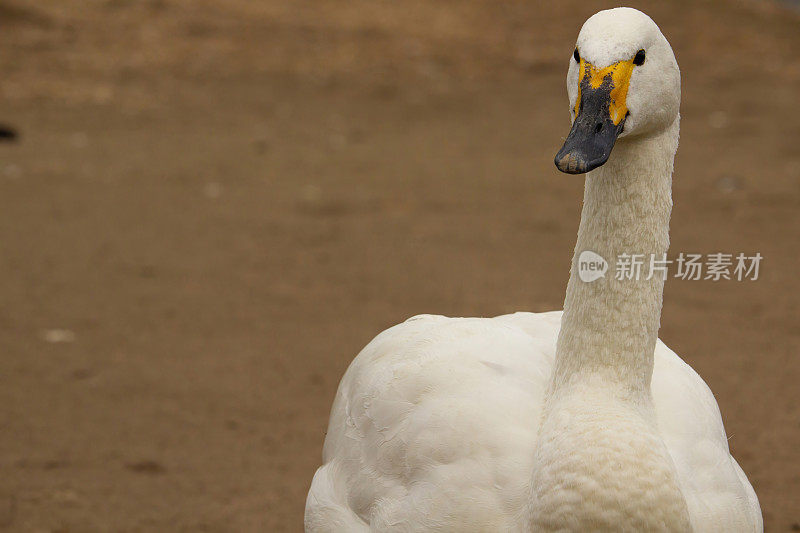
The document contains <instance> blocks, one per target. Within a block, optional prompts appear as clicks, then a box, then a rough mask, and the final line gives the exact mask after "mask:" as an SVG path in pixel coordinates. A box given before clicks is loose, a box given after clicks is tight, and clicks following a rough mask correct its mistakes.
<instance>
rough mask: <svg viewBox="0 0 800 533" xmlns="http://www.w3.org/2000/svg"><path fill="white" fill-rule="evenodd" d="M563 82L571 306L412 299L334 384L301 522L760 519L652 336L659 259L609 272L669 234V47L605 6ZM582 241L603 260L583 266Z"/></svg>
mask: <svg viewBox="0 0 800 533" xmlns="http://www.w3.org/2000/svg"><path fill="white" fill-rule="evenodd" d="M567 89H568V93H569V98H570V107H571V109H572V117H573V126H572V130H571V131H570V134H569V136H568V138H567V140H566V142H565V144H564V148H562V149H561V151H560V152H559V154H558V155H557V156H556V164H557V166H558V167H559V168H560V169H561V170H562V171H564V172H569V173H580V172H587V171H591V173H590V174H588V175H587V177H586V184H585V196H584V206H583V212H582V215H581V223H580V229H579V231H578V241H577V245H576V248H575V258H574V259H573V265H572V271H571V275H570V279H569V284H568V286H567V294H566V300H565V303H564V311H563V314H562V313H561V312H552V313H541V314H532V313H517V314H513V315H506V316H500V317H496V318H488V319H485V318H446V317H442V316H427V315H426V316H417V317H414V318H411V319H409V320H407V321H406V322H404V323H402V324H399V325H397V326H395V327H393V328H390V329H388V330H386V331H384V332H383V333H381V334H380V335H378V336H377V337H376V338H375V339H374V340H373V341H372V342H370V343H369V345H367V347H366V348H364V350H362V352H361V353H360V354H359V355H358V356H357V357H356V359H355V360H354V361H353V363H352V364H351V365H350V368H349V369H348V370H347V373H346V374H345V376H344V378H343V379H342V381H341V384H340V385H339V390H338V392H337V394H336V399H335V402H334V404H333V410H332V413H331V418H330V425H329V428H328V434H327V438H326V439H325V448H324V454H323V455H324V465H323V466H322V467H321V468H319V470H317V472H316V475H315V476H314V480H313V482H312V485H311V490H310V492H309V494H308V499H307V502H306V511H305V526H306V531H309V532H334V531H335V532H340V531H346V532H350V531H448V532H449V531H498V532H499V531H692V530H693V531H696V532H706V531H721V532H740V531H762V529H763V526H762V519H761V510H760V508H759V504H758V500H757V498H756V495H755V493H754V491H753V489H752V487H751V486H750V483H749V482H748V481H747V478H746V477H745V475H744V473H743V472H742V470H741V469H740V468H739V465H738V464H737V463H736V461H735V460H734V459H733V457H731V455H730V452H729V450H728V443H727V440H726V437H725V430H724V428H723V426H722V420H721V418H720V414H719V409H718V407H717V404H716V402H715V401H714V397H713V395H712V394H711V391H710V390H709V389H708V387H707V386H706V384H705V383H704V382H703V380H702V379H701V378H700V377H699V376H698V375H697V374H696V373H695V372H694V371H693V370H692V369H691V368H690V367H689V366H688V365H687V364H686V363H684V362H683V361H682V360H681V359H680V358H679V357H678V356H677V355H675V353H673V352H672V351H671V350H670V349H669V348H667V347H666V346H665V345H664V344H663V343H662V342H661V341H659V340H658V339H657V332H658V327H659V320H660V314H661V299H662V290H663V286H664V273H663V272H662V271H660V270H658V269H653V270H652V274H653V275H652V277H651V278H650V279H646V278H647V277H648V276H649V274H650V273H651V270H650V265H649V264H648V263H647V262H646V264H645V265H644V267H643V275H642V277H641V278H640V279H639V280H635V279H624V280H618V279H616V278H615V275H614V273H615V270H614V266H615V264H614V260H615V258H616V257H617V256H618V255H619V254H622V253H627V254H646V256H648V257H649V255H650V254H656V257H657V258H660V257H661V254H662V253H664V252H665V251H666V250H667V246H668V240H669V236H668V231H669V227H668V226H669V217H670V211H671V208H672V199H671V180H672V164H673V157H674V155H675V151H676V149H677V144H678V122H679V116H678V108H679V101H680V74H679V71H678V66H677V63H676V62H675V58H674V55H673V53H672V49H671V48H670V46H669V43H667V40H666V39H665V38H664V36H663V35H662V34H661V32H660V30H659V29H658V27H657V26H656V25H655V23H654V22H653V21H652V20H651V19H650V18H649V17H647V16H646V15H644V14H643V13H640V12H639V11H636V10H633V9H628V8H619V9H612V10H608V11H602V12H600V13H598V14H596V15H594V16H593V17H591V18H590V19H589V20H588V21H587V22H586V23H585V24H584V26H583V28H582V29H581V32H580V35H579V36H578V43H577V48H576V51H575V54H574V58H573V59H571V63H570V67H569V74H568V76H567ZM615 141H616V147H615V146H614V144H615ZM612 148H614V152H613V155H611V156H610V154H611V149H612ZM585 250H591V251H593V252H596V253H597V254H599V255H601V256H602V257H604V258H606V259H607V260H608V261H609V263H610V266H609V271H608V272H607V273H606V274H605V276H604V277H600V278H599V279H597V280H595V281H593V282H584V281H581V279H580V278H579V272H578V269H577V266H576V262H577V260H578V259H577V258H578V256H579V254H580V253H581V252H582V251H585ZM656 266H657V265H656Z"/></svg>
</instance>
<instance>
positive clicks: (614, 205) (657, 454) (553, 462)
mask: <svg viewBox="0 0 800 533" xmlns="http://www.w3.org/2000/svg"><path fill="white" fill-rule="evenodd" d="M677 141H678V120H677V119H676V120H675V122H674V123H673V124H672V125H671V126H670V127H669V128H667V130H665V131H663V132H660V133H658V134H656V135H651V136H647V137H640V138H636V139H623V140H621V141H620V142H618V143H617V146H616V147H615V148H614V152H613V153H612V156H611V158H610V159H609V161H608V162H607V163H606V164H605V165H604V166H602V167H601V168H600V169H598V170H595V171H593V172H592V173H590V174H589V175H588V176H587V178H586V192H585V197H584V205H583V213H582V215H581V224H580V230H579V232H578V243H577V245H576V247H575V257H574V259H573V264H572V272H571V275H570V279H569V284H568V286H567V296H566V301H565V303H564V314H563V316H562V319H561V331H560V333H559V337H558V344H557V347H556V361H555V367H554V370H553V377H552V381H551V384H550V389H549V391H548V393H547V396H546V397H545V401H544V410H543V414H542V420H541V425H540V428H539V435H538V440H537V446H536V454H535V458H534V471H533V475H532V480H531V489H532V493H531V508H530V522H529V529H530V530H531V531H564V530H569V531H691V524H690V522H689V516H688V510H687V507H686V500H685V499H684V497H683V494H682V492H681V489H680V487H679V485H678V482H677V476H676V473H675V467H674V464H673V462H672V459H671V458H670V455H669V452H668V451H667V449H666V446H665V444H664V442H663V440H662V438H661V436H660V434H659V432H658V428H657V424H656V418H655V409H654V407H653V403H652V399H651V396H650V377H651V375H652V373H653V349H654V347H655V343H656V340H657V335H658V326H659V320H660V317H661V295H662V291H663V288H664V275H663V272H661V271H659V272H656V273H654V274H653V276H652V277H651V278H650V279H647V277H648V275H649V266H650V265H649V257H650V254H656V256H657V258H661V255H662V254H663V253H665V252H666V250H667V246H668V243H669V235H668V233H669V217H670V211H671V208H672V198H671V192H670V191H671V181H672V162H673V158H674V155H675V150H676V148H677ZM586 250H589V251H592V252H595V253H597V254H598V255H600V256H602V257H603V258H605V259H606V260H607V261H608V264H609V265H608V266H609V269H608V271H607V272H606V274H605V277H602V278H599V279H596V280H595V281H591V282H586V281H582V280H581V278H580V276H579V271H578V268H579V265H578V264H577V263H578V259H579V257H580V255H581V252H583V251H586ZM621 254H629V255H633V254H637V257H638V256H639V255H641V254H643V255H644V256H645V262H646V264H645V265H643V266H642V269H641V270H642V272H641V275H640V277H639V279H638V280H636V279H622V280H618V279H616V278H615V274H616V266H617V265H616V262H617V261H616V259H617V257H618V256H619V255H621ZM645 495H646V497H645Z"/></svg>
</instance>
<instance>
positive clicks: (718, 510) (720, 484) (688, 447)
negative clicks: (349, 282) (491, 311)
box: [305, 312, 760, 532]
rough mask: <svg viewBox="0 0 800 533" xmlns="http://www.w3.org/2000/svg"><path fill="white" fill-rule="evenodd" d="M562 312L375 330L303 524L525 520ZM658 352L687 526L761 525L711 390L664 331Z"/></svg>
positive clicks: (427, 321) (659, 382) (334, 423)
mask: <svg viewBox="0 0 800 533" xmlns="http://www.w3.org/2000/svg"><path fill="white" fill-rule="evenodd" d="M560 320H561V312H553V313H540V314H534V313H516V314H513V315H505V316H501V317H496V318H491V319H478V318H447V317H441V316H430V315H424V316H418V317H414V318H411V319H409V320H407V321H406V322H403V323H402V324H399V325H397V326H395V327H393V328H390V329H388V330H386V331H384V332H383V333H381V334H380V335H378V336H377V337H376V338H375V339H374V340H373V341H372V342H370V343H369V344H368V345H367V346H366V347H365V348H364V349H363V350H362V351H361V353H360V354H359V355H358V356H357V357H356V359H355V360H354V361H353V363H352V364H351V365H350V367H349V368H348V370H347V372H346V374H345V376H344V377H343V378H342V381H341V383H340V385H339V390H338V392H337V394H336V399H335V401H334V405H333V410H332V412H331V418H330V423H329V428H328V434H327V437H326V440H325V447H324V452H323V460H324V461H323V462H324V464H323V466H322V467H321V468H320V469H319V470H318V471H317V473H316V475H315V476H314V480H313V483H312V487H311V490H310V492H309V495H308V500H307V503H306V517H305V518H306V530H307V531H312V532H316V531H384V530H393V531H523V530H525V528H526V526H527V512H528V501H529V498H530V478H531V472H532V470H533V467H534V465H533V458H534V449H535V447H536V435H537V432H538V429H539V420H540V418H541V411H542V402H543V397H544V393H545V390H546V388H547V386H548V384H549V379H550V374H551V370H552V365H553V361H554V357H555V344H556V339H557V336H558V329H559V325H560ZM655 360H656V363H655V370H654V375H653V397H654V403H655V405H656V411H657V415H658V419H659V429H660V430H661V433H662V437H663V439H664V442H665V444H666V446H667V448H668V450H669V452H670V455H671V456H672V457H673V460H674V461H675V465H676V469H677V471H678V478H679V479H678V481H679V484H680V486H681V489H682V491H683V492H684V496H685V497H686V499H687V505H688V507H689V511H690V515H691V519H692V524H693V526H694V528H695V530H696V531H757V530H759V529H760V510H759V509H758V502H757V500H756V499H755V494H754V493H753V492H752V488H750V485H749V483H747V481H746V479H745V478H744V477H743V475H740V473H741V470H739V468H738V465H737V464H736V462H735V461H734V460H733V458H732V457H731V456H730V454H729V452H728V448H727V439H726V437H725V433H724V429H723V427H722V422H721V419H720V416H719V411H718V409H717V405H716V402H715V401H714V398H713V395H711V392H710V391H709V390H708V387H707V386H706V385H705V383H704V382H703V381H702V379H700V377H699V376H698V375H697V374H696V373H695V372H694V371H693V370H692V369H691V368H690V367H689V366H688V365H686V364H685V363H683V361H681V360H680V358H678V357H677V355H675V354H674V353H673V352H672V351H670V350H669V349H668V348H667V347H666V346H664V345H663V343H661V342H660V341H659V343H658V345H657V348H656V357H655ZM662 421H663V423H662ZM641 475H647V473H641Z"/></svg>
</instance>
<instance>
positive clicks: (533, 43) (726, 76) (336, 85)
mask: <svg viewBox="0 0 800 533" xmlns="http://www.w3.org/2000/svg"><path fill="white" fill-rule="evenodd" d="M614 5H615V4H612V3H609V2H603V1H594V0H591V1H583V0H582V1H577V0H569V1H564V2H548V3H537V2H523V1H503V2H496V1H494V0H459V1H454V0H442V1H421V0H404V1H403V2H393V1H388V0H348V1H345V0H316V1H298V2H294V1H293V2H277V1H263V2H247V1H244V0H225V1H223V0H192V1H190V0H142V1H139V0H137V1H134V0H91V1H89V0H80V1H78V0H59V1H56V0H38V1H37V2H35V3H34V2H28V1H25V0H0V28H2V30H1V31H0V45H1V46H2V50H3V53H2V54H0V72H2V77H0V102H2V105H0V111H1V113H0V123H1V124H2V128H0V129H2V132H0V133H2V135H0V137H3V139H0V141H2V142H0V346H2V353H0V529H3V528H4V529H7V530H9V531H53V532H68V531H70V532H76V531H80V532H83V531H258V530H262V531H300V530H301V528H302V516H303V506H304V501H305V494H306V491H307V490H308V487H309V484H310V480H311V477H312V475H313V473H314V470H315V469H316V467H317V466H318V465H319V464H320V461H321V449H322V442H323V439H324V436H325V429H326V424H327V417H328V413H329V409H330V405H331V401H332V399H333V396H334V392H335V390H336V386H337V384H338V381H339V379H340V377H341V375H342V373H343V372H344V370H345V369H346V367H347V365H348V363H349V362H350V360H351V359H352V358H353V357H354V356H355V354H356V353H357V352H358V351H359V350H360V349H361V347H363V346H364V345H365V344H366V343H367V342H368V341H369V340H370V339H371V338H372V337H373V336H374V335H375V334H376V333H378V332H379V331H380V330H382V329H384V328H386V327H388V326H390V325H392V324H394V323H397V322H399V321H402V320H404V319H405V318H407V317H409V316H411V315H415V314H419V313H441V314H448V315H481V316H492V315H497V314H501V313H508V312H511V311H516V310H529V311H544V310H551V309H560V308H561V306H562V302H563V294H564V289H565V286H566V280H567V277H568V270H569V264H570V257H571V254H572V249H573V246H574V241H575V235H576V231H577V226H578V220H579V215H580V207H581V199H582V187H583V182H582V179H581V178H580V177H573V176H567V175H563V174H560V173H558V172H557V170H556V169H555V167H554V166H553V163H552V159H553V155H554V154H555V152H556V150H557V149H558V147H559V146H560V144H561V142H562V140H563V138H564V136H565V135H566V133H567V131H568V129H569V115H568V109H567V100H566V94H565V86H564V78H565V74H566V69H567V66H568V61H569V58H570V56H571V53H572V50H573V48H574V42H575V38H576V36H577V33H578V30H579V28H580V26H581V24H582V23H583V21H584V20H585V19H586V18H587V17H588V16H590V15H591V14H593V13H594V12H596V11H598V10H600V9H603V8H606V7H612V6H614ZM633 5H634V7H638V8H640V9H642V10H644V11H646V12H647V13H648V14H650V15H651V16H652V17H653V18H654V19H655V20H656V22H657V23H658V24H659V25H660V27H661V29H662V30H663V32H664V33H665V35H666V36H667V38H668V39H669V40H670V42H671V43H672V46H673V48H674V50H675V53H676V55H677V58H678V61H679V63H680V65H681V69H682V75H683V104H682V117H683V120H682V131H681V146H680V149H679V151H678V156H677V160H676V173H675V179H674V200H675V209H674V212H673V223H672V245H671V254H673V255H676V254H677V253H678V252H696V253H704V254H705V253H715V252H727V253H739V252H745V253H748V254H752V253H755V252H760V253H761V254H762V255H763V256H764V260H763V262H762V264H761V274H760V278H759V279H758V280H757V281H750V282H737V281H720V282H711V281H681V280H676V279H670V280H669V281H668V283H667V286H666V292H665V305H664V312H663V318H662V324H663V326H662V331H661V338H662V339H663V340H664V341H665V342H666V343H667V344H668V345H670V346H671V347H672V348H673V349H674V350H675V351H677V352H678V353H679V354H680V355H681V356H682V357H683V358H684V359H685V360H686V361H687V362H689V363H690V364H691V365H692V366H693V367H694V368H695V369H696V370H697V371H698V372H699V373H700V374H701V375H702V376H703V378H704V379H705V380H706V381H707V383H708V384H709V386H710V387H711V389H712V390H713V391H714V393H715V395H716V397H717V399H718V401H719V405H720V408H721V410H722V415H723V419H724V421H725V425H726V429H727V431H728V435H729V437H730V446H731V449H732V451H733V453H734V455H735V456H736V458H737V459H738V460H739V462H740V463H741V465H742V467H743V468H744V470H745V471H746V472H747V474H748V476H749V478H750V480H751V482H752V483H753V486H754V487H755V489H756V492H757V493H758V496H759V498H760V500H761V505H762V508H763V511H764V519H765V524H766V526H767V530H768V531H798V530H800V506H798V501H800V469H799V468H798V461H799V460H800V407H799V405H800V394H799V391H800V387H798V381H800V361H798V353H799V352H800V323H799V321H798V302H797V294H798V290H800V281H798V274H799V271H798V267H799V266H800V263H799V260H800V253H799V252H798V245H800V224H799V223H800V216H799V213H800V211H799V210H798V208H800V150H799V149H798V146H800V107H798V104H799V103H800V102H798V95H800V54H798V52H800V46H799V45H800V31H799V30H800V11H797V9H796V7H795V6H792V5H791V4H779V3H770V2H766V1H733V0H731V1H726V0H708V1H702V2H692V1H689V0H683V1H680V0H678V1H671V2H656V1H648V2H644V1H643V2H634V3H633Z"/></svg>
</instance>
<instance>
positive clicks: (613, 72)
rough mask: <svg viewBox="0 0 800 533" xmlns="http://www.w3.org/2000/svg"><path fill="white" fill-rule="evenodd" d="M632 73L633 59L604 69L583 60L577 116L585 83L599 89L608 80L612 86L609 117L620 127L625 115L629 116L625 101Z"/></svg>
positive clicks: (579, 69) (580, 66) (579, 73)
mask: <svg viewBox="0 0 800 533" xmlns="http://www.w3.org/2000/svg"><path fill="white" fill-rule="evenodd" d="M632 73H633V59H629V60H628V61H619V62H618V63H614V64H613V65H609V66H607V67H606V68H604V69H598V68H596V67H595V66H594V65H592V64H591V63H589V62H588V61H585V60H584V59H583V58H581V62H580V65H579V66H578V99H577V101H576V102H575V116H577V115H578V112H579V111H580V106H581V87H582V86H583V84H584V82H588V85H589V87H591V88H592V89H599V88H600V86H602V85H603V84H604V83H606V80H608V82H609V83H610V85H611V93H610V100H609V104H608V115H609V117H611V121H612V122H613V123H614V125H615V126H616V125H619V123H620V122H621V121H622V119H624V118H625V115H627V114H628V106H627V105H626V104H625V100H626V98H627V97H628V85H629V84H630V81H631V74H632Z"/></svg>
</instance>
